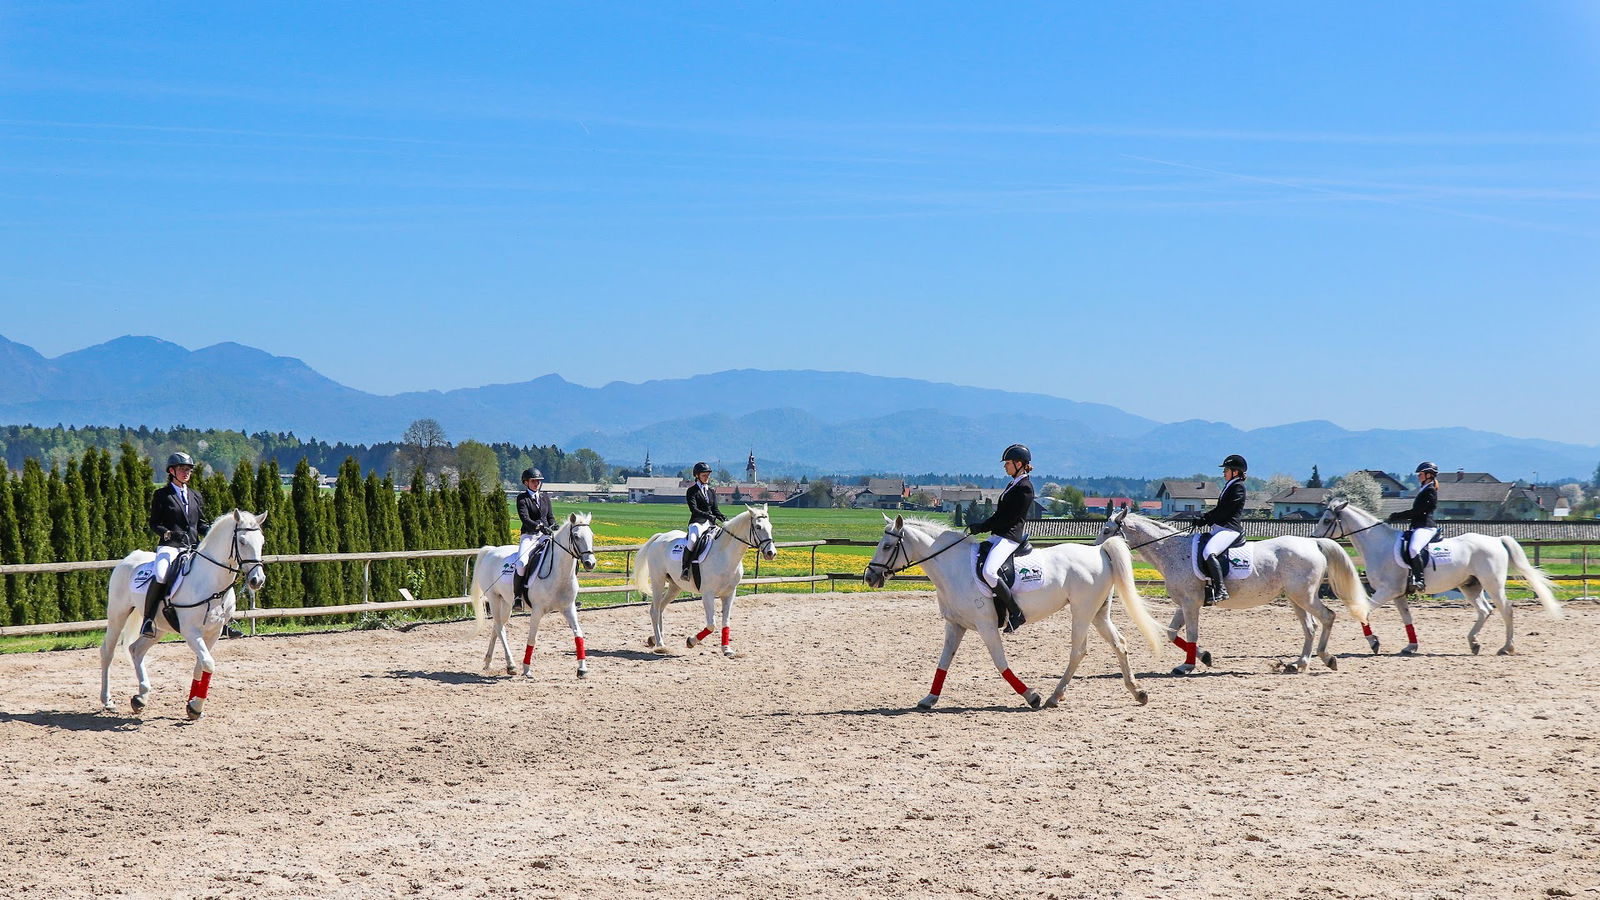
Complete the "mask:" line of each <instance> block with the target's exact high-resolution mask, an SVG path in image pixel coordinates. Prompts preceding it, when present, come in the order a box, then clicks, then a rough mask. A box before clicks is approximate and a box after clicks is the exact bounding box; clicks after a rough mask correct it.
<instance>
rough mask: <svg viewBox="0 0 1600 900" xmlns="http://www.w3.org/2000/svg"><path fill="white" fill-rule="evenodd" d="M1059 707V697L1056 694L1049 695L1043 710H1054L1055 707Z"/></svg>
mask: <svg viewBox="0 0 1600 900" xmlns="http://www.w3.org/2000/svg"><path fill="white" fill-rule="evenodd" d="M1060 705H1061V697H1060V695H1058V694H1051V695H1050V696H1049V698H1048V699H1046V700H1045V701H1044V708H1045V709H1055V708H1056V707H1058V706H1060Z"/></svg>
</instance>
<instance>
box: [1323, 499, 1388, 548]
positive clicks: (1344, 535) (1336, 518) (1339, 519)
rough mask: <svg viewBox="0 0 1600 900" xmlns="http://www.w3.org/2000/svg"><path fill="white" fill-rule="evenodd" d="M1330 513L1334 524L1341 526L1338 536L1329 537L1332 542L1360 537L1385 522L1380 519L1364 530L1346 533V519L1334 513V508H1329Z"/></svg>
mask: <svg viewBox="0 0 1600 900" xmlns="http://www.w3.org/2000/svg"><path fill="white" fill-rule="evenodd" d="M1328 512H1329V513H1330V514H1331V515H1332V516H1333V521H1334V523H1335V524H1337V525H1338V526H1339V533H1338V534H1334V535H1328V538H1329V539H1330V540H1335V541H1342V540H1344V539H1345V538H1347V537H1352V536H1354V535H1358V534H1360V533H1361V532H1363V531H1370V530H1372V529H1374V528H1377V527H1378V526H1379V525H1382V524H1384V521H1383V520H1382V519H1379V520H1378V521H1376V522H1373V523H1372V524H1371V525H1367V526H1365V527H1362V528H1357V529H1356V530H1354V531H1346V530H1345V527H1344V519H1343V517H1341V516H1340V515H1339V513H1338V512H1336V511H1334V509H1333V508H1332V507H1329V508H1328ZM1329 530H1330V531H1331V530H1332V529H1329Z"/></svg>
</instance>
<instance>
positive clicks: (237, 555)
mask: <svg viewBox="0 0 1600 900" xmlns="http://www.w3.org/2000/svg"><path fill="white" fill-rule="evenodd" d="M265 521H267V514H266V513H261V514H260V515H256V514H254V513H248V512H243V511H241V510H237V509H236V510H234V511H233V512H230V513H228V514H226V515H224V516H222V517H220V518H218V519H217V520H216V521H215V522H214V523H213V524H212V526H211V530H210V531H208V532H207V533H206V536H205V538H204V539H203V540H201V541H200V547H199V549H197V550H196V551H195V552H194V555H193V556H192V557H190V558H189V562H188V563H187V566H188V571H187V572H186V574H184V576H183V581H182V582H181V583H180V584H179V585H178V588H177V590H175V591H173V592H172V593H171V594H170V595H168V597H167V605H168V606H170V607H172V609H173V610H174V611H175V612H176V613H177V617H178V628H177V632H178V634H180V635H182V636H183V639H184V641H185V642H186V643H187V644H188V645H189V649H190V650H193V651H194V657H195V663H194V678H193V680H192V681H191V682H190V683H189V702H188V705H187V708H186V711H187V713H188V715H189V718H190V720H194V719H198V718H200V716H201V715H203V714H204V709H205V702H206V694H207V693H208V692H209V691H210V689H211V674H212V673H213V672H215V671H216V660H215V659H213V658H212V656H211V648H212V647H214V646H216V643H217V638H219V637H221V636H222V629H223V628H224V627H225V626H226V625H227V624H228V620H229V619H231V618H233V611H234V605H235V597H234V593H233V585H234V581H235V580H236V579H237V578H238V576H239V575H241V574H243V575H244V582H245V586H246V587H248V588H249V589H250V590H253V591H259V590H261V588H262V587H263V586H264V585H266V583H267V573H266V570H265V569H263V568H262V567H261V546H262V544H263V543H264V541H265V539H264V538H263V537H262V534H261V524H262V523H263V522H265ZM155 558H156V555H155V554H154V553H151V552H150V551H149V550H135V551H133V552H132V553H129V554H128V555H127V556H125V557H123V558H122V562H119V563H117V566H116V568H114V569H112V570H111V586H110V588H109V590H108V593H107V595H106V637H105V640H104V641H102V642H101V644H100V705H101V706H102V707H104V708H106V709H114V708H115V707H114V706H113V705H112V703H111V658H112V657H113V656H114V655H115V654H116V652H117V648H118V647H121V646H122V645H124V644H128V643H129V641H130V640H132V638H133V635H134V634H136V633H137V632H138V630H139V623H140V622H141V621H143V619H144V616H143V613H144V596H143V595H142V594H135V593H134V592H133V575H134V570H135V569H137V568H139V567H140V566H142V565H144V564H145V563H147V562H150V561H151V560H153V559H155ZM147 589H148V588H147ZM155 626H156V634H155V637H139V638H138V639H136V640H132V643H131V644H129V646H128V654H129V656H130V657H132V660H133V671H134V674H135V675H137V676H138V678H139V693H137V694H135V695H134V696H133V698H132V699H131V700H130V701H129V702H130V704H131V705H132V707H133V711H134V712H135V713H140V712H144V709H145V707H146V706H147V705H148V704H149V702H150V678H149V676H148V675H146V674H145V670H144V656H145V654H146V653H147V652H149V650H150V648H151V647H153V646H155V644H156V642H157V641H159V640H161V638H162V637H163V636H165V635H167V634H170V633H171V632H172V630H173V629H172V628H171V627H170V625H169V624H168V622H167V617H166V614H165V611H162V612H159V613H157V615H156V620H155Z"/></svg>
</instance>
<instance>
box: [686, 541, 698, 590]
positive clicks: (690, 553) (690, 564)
mask: <svg viewBox="0 0 1600 900" xmlns="http://www.w3.org/2000/svg"><path fill="white" fill-rule="evenodd" d="M699 555H700V541H698V540H696V541H695V542H694V543H692V544H691V543H685V544H684V545H683V580H684V581H688V580H689V572H690V570H691V569H693V568H694V558H695V557H697V556H699Z"/></svg>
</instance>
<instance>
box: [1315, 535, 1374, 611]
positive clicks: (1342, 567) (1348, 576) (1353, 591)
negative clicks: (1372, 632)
mask: <svg viewBox="0 0 1600 900" xmlns="http://www.w3.org/2000/svg"><path fill="white" fill-rule="evenodd" d="M1313 540H1315V541H1316V542H1317V547H1318V549H1320V550H1321V551H1322V558H1323V559H1325V560H1327V561H1328V581H1330V582H1332V583H1333V592H1334V593H1335V594H1337V595H1339V599H1340V600H1343V601H1344V608H1345V609H1347V610H1349V611H1350V615H1351V617H1353V618H1354V619H1355V620H1356V621H1357V622H1360V623H1361V624H1363V625H1365V624H1367V614H1368V613H1370V612H1372V598H1371V597H1368V596H1367V589H1366V588H1365V587H1362V585H1361V573H1360V572H1358V571H1356V564H1355V562H1354V561H1352V560H1351V559H1350V554H1348V553H1346V552H1344V548H1343V547H1341V546H1339V542H1338V541H1334V540H1329V539H1328V538H1313Z"/></svg>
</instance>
